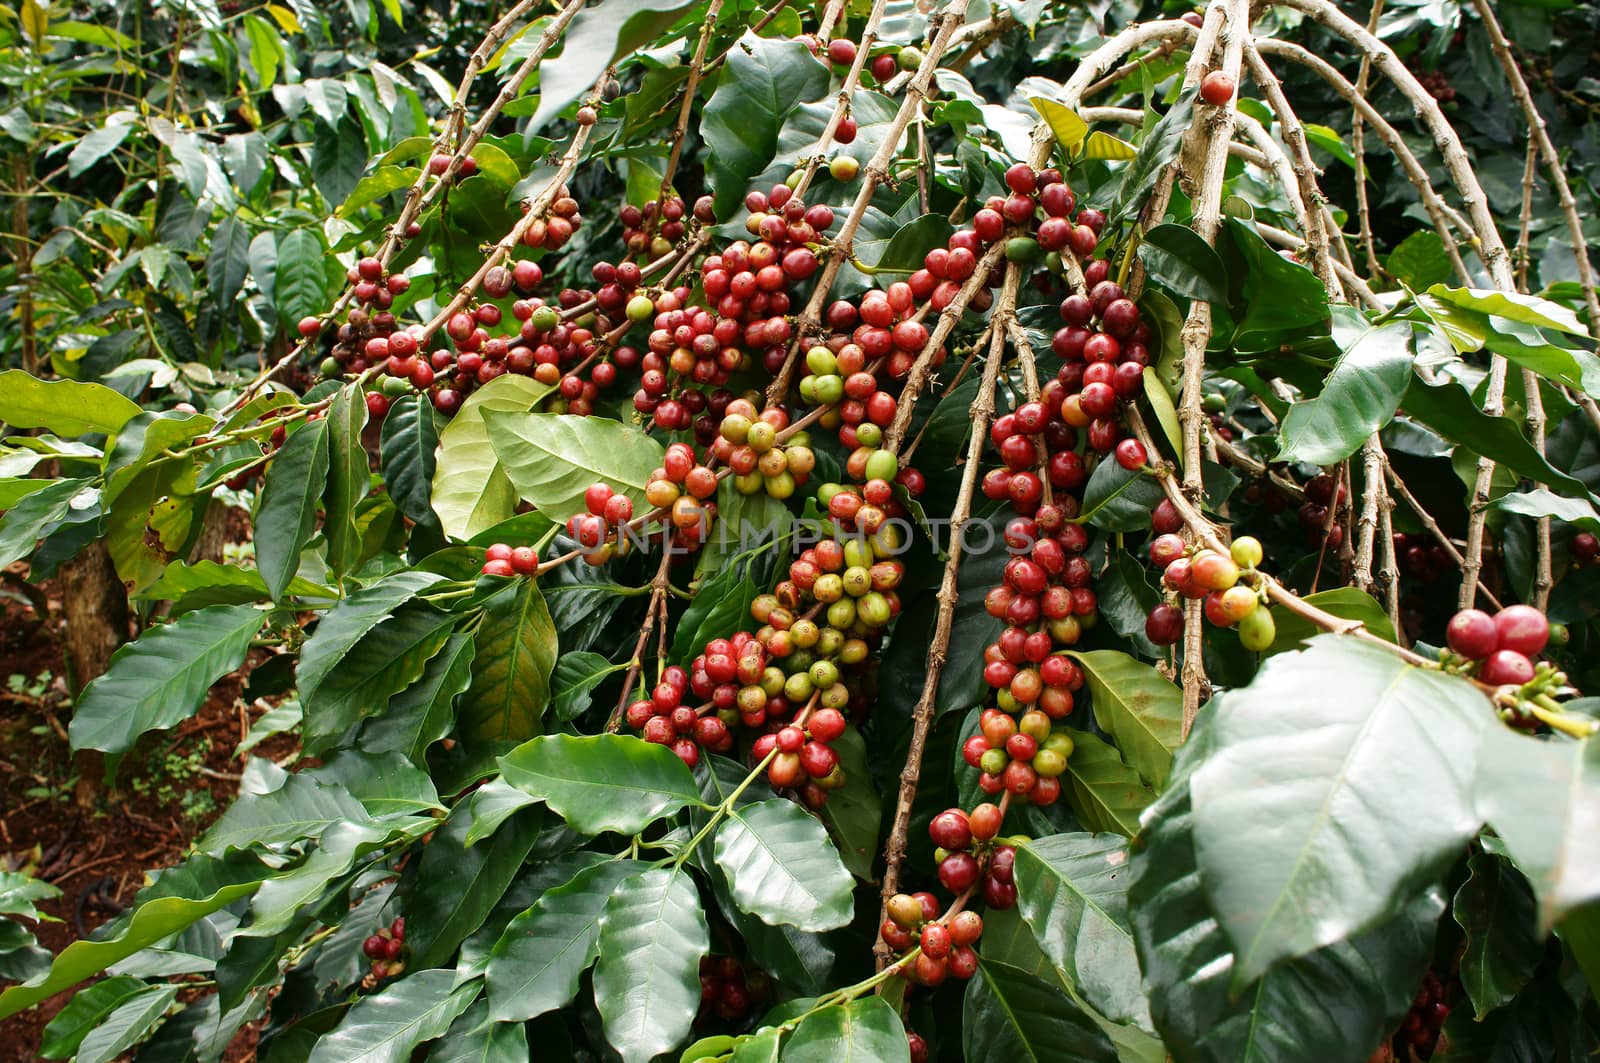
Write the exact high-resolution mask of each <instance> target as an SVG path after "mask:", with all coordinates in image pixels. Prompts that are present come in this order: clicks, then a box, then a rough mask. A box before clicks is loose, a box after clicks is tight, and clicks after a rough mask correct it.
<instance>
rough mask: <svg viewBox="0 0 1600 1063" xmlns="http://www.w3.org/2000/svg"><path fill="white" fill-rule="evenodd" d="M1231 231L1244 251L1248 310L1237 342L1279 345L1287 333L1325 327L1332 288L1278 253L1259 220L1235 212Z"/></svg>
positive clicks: (1245, 346)
mask: <svg viewBox="0 0 1600 1063" xmlns="http://www.w3.org/2000/svg"><path fill="white" fill-rule="evenodd" d="M1227 224H1228V231H1229V232H1230V233H1232V234H1233V242H1234V245H1235V246H1236V247H1237V248H1238V250H1239V253H1240V254H1241V255H1242V256H1243V257H1244V260H1245V265H1246V267H1247V268H1246V270H1245V274H1244V299H1245V306H1244V313H1243V314H1242V315H1236V316H1238V321H1239V324H1238V327H1237V329H1236V330H1235V331H1234V334H1233V339H1232V343H1233V345H1234V346H1235V347H1237V348H1238V349H1240V350H1245V351H1255V350H1264V349H1268V348H1276V347H1277V346H1278V344H1279V343H1280V342H1282V340H1283V339H1284V335H1285V333H1299V332H1304V331H1306V330H1311V329H1315V328H1317V327H1319V326H1320V325H1321V324H1322V322H1324V321H1326V320H1327V318H1328V293H1327V290H1326V289H1324V288H1323V287H1322V282H1321V281H1319V280H1318V279H1317V275H1316V274H1315V273H1312V272H1311V271H1310V270H1309V269H1307V268H1306V267H1305V266H1302V265H1300V264H1299V263H1297V262H1290V261H1288V260H1286V259H1285V258H1284V257H1283V256H1282V255H1280V254H1278V252H1277V250H1276V249H1274V248H1273V247H1272V246H1271V245H1270V244H1268V243H1267V242H1266V240H1265V239H1263V238H1262V236H1261V234H1260V233H1258V232H1257V231H1256V229H1255V226H1254V225H1253V224H1252V223H1250V222H1247V221H1245V220H1244V219H1242V218H1233V217H1230V218H1228V220H1227Z"/></svg>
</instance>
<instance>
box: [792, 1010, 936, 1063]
mask: <svg viewBox="0 0 1600 1063" xmlns="http://www.w3.org/2000/svg"><path fill="white" fill-rule="evenodd" d="M783 1059H784V1063H910V1059H911V1050H910V1048H909V1047H908V1045H907V1043H906V1029H905V1027H904V1026H903V1025H901V1023H900V1014H899V1012H898V1011H896V1010H895V1008H894V1007H893V1005H891V1004H890V1003H889V1002H888V1001H887V1000H885V999H884V998H883V997H881V996H876V995H873V994H868V995H867V996H863V997H857V998H856V999H855V1000H852V1001H850V1002H848V1003H845V1004H835V1005H833V1006H832V1007H826V1008H822V1009H821V1010H819V1011H816V1012H813V1013H812V1014H811V1015H809V1016H807V1017H806V1019H805V1020H804V1021H803V1022H801V1023H800V1025H799V1026H797V1027H795V1030H794V1032H793V1033H792V1034H790V1035H789V1039H788V1041H787V1042H786V1043H785V1044H784V1046H783Z"/></svg>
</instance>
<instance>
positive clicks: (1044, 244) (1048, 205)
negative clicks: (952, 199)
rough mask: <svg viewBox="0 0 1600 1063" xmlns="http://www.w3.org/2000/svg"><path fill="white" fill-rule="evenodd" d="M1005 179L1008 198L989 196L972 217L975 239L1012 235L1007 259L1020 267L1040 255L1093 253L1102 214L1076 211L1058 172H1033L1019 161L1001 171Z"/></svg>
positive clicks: (989, 240) (1102, 222)
mask: <svg viewBox="0 0 1600 1063" xmlns="http://www.w3.org/2000/svg"><path fill="white" fill-rule="evenodd" d="M1005 181H1006V187H1008V188H1009V189H1011V194H1010V195H1009V196H992V197H990V198H989V199H988V200H986V201H985V202H984V205H983V207H982V208H981V209H980V210H979V211H978V212H977V213H976V214H974V215H973V216H972V227H973V230H974V231H975V232H976V233H977V235H978V238H979V239H980V240H982V241H983V242H984V243H986V244H992V243H994V242H996V241H997V240H1000V239H1003V238H1005V237H1006V235H1007V233H1008V232H1009V233H1011V236H1010V238H1009V239H1007V241H1006V248H1005V253H1006V258H1007V259H1009V260H1010V261H1012V262H1020V263H1028V262H1033V261H1035V260H1036V259H1038V258H1039V257H1040V254H1041V253H1051V254H1058V255H1059V254H1060V253H1061V252H1062V251H1067V250H1070V251H1071V252H1072V254H1074V255H1076V256H1077V257H1078V258H1080V259H1084V260H1088V258H1089V256H1090V255H1092V254H1094V249H1095V248H1096V247H1097V246H1099V243H1100V232H1101V230H1102V229H1104V228H1105V224H1106V216H1105V215H1104V214H1103V213H1101V212H1100V211H1098V210H1091V209H1088V208H1085V209H1083V210H1077V197H1076V196H1075V195H1073V192H1072V188H1071V187H1070V186H1069V185H1068V184H1067V183H1066V181H1065V180H1064V179H1063V178H1062V176H1061V171H1059V170H1055V169H1048V170H1041V171H1038V172H1037V173H1035V172H1034V170H1033V168H1032V167H1030V166H1028V165H1027V164H1026V163H1021V162H1019V163H1017V164H1015V165H1014V166H1012V167H1010V168H1009V169H1008V170H1006V173H1005ZM1041 215H1042V220H1041ZM1008 227H1009V228H1008Z"/></svg>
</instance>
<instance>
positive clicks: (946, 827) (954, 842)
mask: <svg viewBox="0 0 1600 1063" xmlns="http://www.w3.org/2000/svg"><path fill="white" fill-rule="evenodd" d="M928 836H929V837H931V838H932V839H933V844H935V845H937V846H938V847H939V848H941V849H950V850H960V849H965V848H966V847H967V846H969V845H971V844H972V828H971V826H970V825H969V824H968V823H967V814H966V813H965V812H963V811H962V810H961V809H959V808H950V809H946V810H945V811H943V812H941V813H939V814H938V815H937V816H934V817H933V819H932V820H931V821H930V822H929V823H928Z"/></svg>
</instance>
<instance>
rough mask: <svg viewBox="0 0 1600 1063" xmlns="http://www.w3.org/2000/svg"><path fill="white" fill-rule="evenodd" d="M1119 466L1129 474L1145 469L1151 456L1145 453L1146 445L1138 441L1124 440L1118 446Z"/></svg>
mask: <svg viewBox="0 0 1600 1063" xmlns="http://www.w3.org/2000/svg"><path fill="white" fill-rule="evenodd" d="M1116 454H1117V464H1118V465H1121V466H1122V467H1123V468H1124V469H1127V470H1128V471H1129V472H1137V471H1138V470H1140V469H1142V468H1144V467H1145V464H1146V463H1147V462H1148V461H1149V455H1148V454H1147V453H1146V452H1145V449H1144V444H1143V443H1141V442H1139V441H1138V440H1137V439H1131V438H1130V439H1124V440H1123V441H1122V442H1120V443H1118V444H1117V450H1116Z"/></svg>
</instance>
